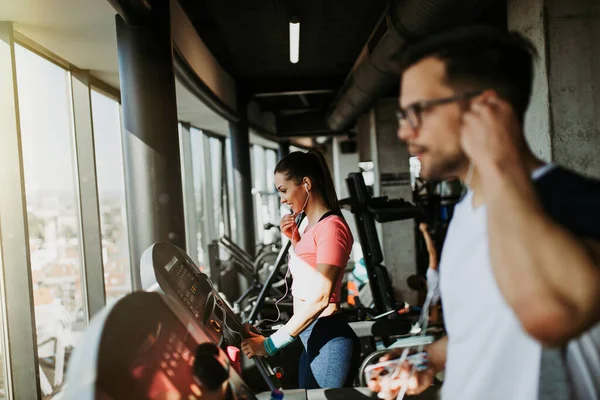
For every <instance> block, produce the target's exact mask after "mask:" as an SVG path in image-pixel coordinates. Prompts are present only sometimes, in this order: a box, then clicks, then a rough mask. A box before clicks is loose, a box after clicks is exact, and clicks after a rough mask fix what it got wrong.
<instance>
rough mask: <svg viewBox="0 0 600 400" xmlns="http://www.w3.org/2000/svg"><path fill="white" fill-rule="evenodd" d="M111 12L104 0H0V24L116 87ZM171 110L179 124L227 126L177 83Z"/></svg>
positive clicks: (219, 130) (220, 129) (220, 130)
mask: <svg viewBox="0 0 600 400" xmlns="http://www.w3.org/2000/svg"><path fill="white" fill-rule="evenodd" d="M115 14H116V13H115V10H114V9H113V8H112V6H111V5H110V4H109V3H108V2H107V1H106V0H0V21H12V22H14V28H15V30H16V31H17V32H19V33H21V34H23V35H24V36H26V37H28V38H29V39H31V40H33V41H34V42H36V43H37V44H39V45H41V46H42V47H44V48H46V49H48V50H50V51H51V52H52V53H54V54H56V55H57V56H59V57H61V58H63V59H64V60H66V61H68V62H69V63H71V64H73V65H75V66H76V67H78V68H80V69H85V70H89V71H90V74H91V75H93V76H95V77H97V78H98V79H100V80H102V81H103V82H105V83H107V84H109V85H110V86H112V87H114V88H117V89H118V88H119V71H118V54H117V37H116V29H115ZM177 108H178V114H179V118H180V120H182V121H186V122H189V123H190V124H192V125H194V126H197V127H199V128H203V129H208V130H211V131H213V132H216V133H219V134H223V135H227V133H228V124H227V122H226V121H225V120H224V119H223V118H222V117H220V116H219V115H217V114H216V113H214V112H213V111H212V110H210V109H209V108H208V107H206V106H205V105H204V104H203V103H202V102H201V101H200V100H198V99H197V98H196V97H194V96H192V95H191V94H190V92H189V91H188V90H187V89H185V88H184V87H183V86H182V85H180V84H178V85H177Z"/></svg>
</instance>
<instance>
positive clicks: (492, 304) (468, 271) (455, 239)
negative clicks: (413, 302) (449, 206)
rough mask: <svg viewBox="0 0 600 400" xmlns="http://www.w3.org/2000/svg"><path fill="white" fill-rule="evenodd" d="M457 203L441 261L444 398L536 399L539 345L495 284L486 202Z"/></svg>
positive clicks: (470, 196) (469, 195)
mask: <svg viewBox="0 0 600 400" xmlns="http://www.w3.org/2000/svg"><path fill="white" fill-rule="evenodd" d="M472 200H473V193H472V192H471V191H469V192H468V193H467V195H466V196H465V198H464V199H463V200H462V201H461V202H460V203H459V204H458V205H457V206H456V208H455V210H454V216H453V217H452V221H451V223H450V227H449V229H448V233H447V236H446V240H445V242H444V250H443V252H442V257H441V262H440V274H441V275H440V278H441V279H440V281H441V282H440V285H441V286H440V289H441V295H442V304H443V305H444V320H445V323H446V329H447V331H448V352H447V359H446V374H445V377H444V385H443V387H442V398H443V399H447V400H455V399H460V400H468V399H473V400H475V399H477V400H479V399H484V398H485V399H489V400H492V399H498V400H507V399H511V400H519V399H527V400H531V399H536V398H537V388H538V371H539V367H540V364H539V363H540V359H541V351H542V348H541V345H540V344H539V343H537V342H536V341H535V340H533V339H532V338H531V337H529V336H528V335H527V334H526V333H525V332H524V331H523V329H522V327H521V324H520V323H519V321H518V319H517V317H516V316H515V314H514V312H513V311H512V309H511V308H510V307H509V306H508V304H507V303H506V301H505V300H504V298H503V296H502V294H501V293H500V290H499V288H498V285H497V284H496V281H495V278H494V273H493V271H492V266H491V263H490V256H489V247H488V239H487V219H486V210H485V206H480V207H478V208H476V209H474V208H473V206H472Z"/></svg>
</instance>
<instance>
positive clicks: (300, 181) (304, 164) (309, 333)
mask: <svg viewBox="0 0 600 400" xmlns="http://www.w3.org/2000/svg"><path fill="white" fill-rule="evenodd" d="M275 185H276V186H277V191H278V192H279V194H280V197H281V203H282V204H286V205H287V206H289V207H290V208H291V211H292V214H288V215H285V216H284V217H283V218H282V219H281V232H283V234H285V235H286V236H287V237H288V238H290V240H291V241H292V249H290V262H289V268H290V270H291V273H292V277H293V283H292V296H293V298H294V315H293V316H292V318H291V319H290V320H289V321H288V322H287V323H286V324H285V325H284V326H283V327H282V328H280V329H279V330H278V331H277V332H275V333H274V334H273V335H271V336H270V337H268V338H265V337H264V336H261V335H255V334H253V337H252V338H250V339H247V340H244V341H243V342H242V350H243V351H244V353H245V354H246V356H248V357H254V356H266V355H273V354H275V353H276V352H277V351H279V350H281V349H282V348H284V347H285V346H287V345H289V344H290V343H292V342H293V341H295V340H296V339H297V338H298V337H300V340H301V341H302V344H303V345H304V352H303V353H302V357H301V358H300V369H299V371H300V372H299V384H300V387H301V388H304V389H315V388H340V387H344V386H351V384H352V380H353V378H354V374H355V372H356V370H357V368H358V362H359V353H360V346H359V343H358V338H357V336H356V335H355V334H354V331H353V330H352V328H350V326H349V325H348V323H347V322H346V320H345V318H344V316H343V315H342V314H341V313H340V301H341V298H340V291H341V286H342V278H343V276H344V270H345V268H346V264H347V263H348V259H349V258H350V250H351V249H352V244H353V241H354V240H353V238H352V233H351V232H350V229H349V228H348V225H347V224H346V221H345V220H344V217H343V216H342V214H341V211H340V205H339V202H338V199H337V195H336V193H335V188H334V185H333V179H332V178H331V173H330V172H329V168H328V167H327V162H326V161H325V157H324V156H323V154H321V153H320V152H318V151H316V150H310V151H309V152H307V153H302V152H293V153H290V154H289V155H287V156H286V157H284V158H283V159H282V160H281V161H279V163H278V164H277V166H276V167H275ZM300 213H305V215H306V217H307V219H308V225H307V226H306V229H305V230H304V233H303V234H302V235H301V234H300V232H298V226H297V224H296V217H297V216H298V214H300Z"/></svg>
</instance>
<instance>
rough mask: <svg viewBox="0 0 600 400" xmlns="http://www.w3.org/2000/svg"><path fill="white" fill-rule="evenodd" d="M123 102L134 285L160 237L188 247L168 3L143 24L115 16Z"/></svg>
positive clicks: (138, 285)
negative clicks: (144, 256) (142, 260)
mask: <svg viewBox="0 0 600 400" xmlns="http://www.w3.org/2000/svg"><path fill="white" fill-rule="evenodd" d="M116 25H117V43H118V51H119V74H120V82H121V99H122V105H123V128H124V132H123V152H124V158H125V192H126V197H127V215H128V223H129V242H130V247H131V261H132V265H133V266H134V268H133V276H132V280H133V285H134V290H136V289H140V288H141V279H140V268H139V265H140V257H141V255H142V253H143V252H144V250H145V249H146V248H147V247H148V246H150V245H151V244H153V243H154V242H156V241H159V240H164V241H169V242H171V243H173V244H175V245H177V246H180V247H181V248H185V222H184V221H185V218H184V213H183V194H182V193H183V190H182V182H181V168H180V166H181V164H180V159H179V138H178V129H177V103H176V95H175V76H174V72H173V53H172V51H173V50H172V44H171V31H170V13H169V2H154V4H153V9H152V12H151V13H150V15H149V16H147V17H146V18H145V19H144V20H143V21H142V22H140V24H138V25H136V26H130V25H128V24H127V23H126V22H125V21H124V20H123V19H122V18H121V17H120V16H118V15H117V17H116Z"/></svg>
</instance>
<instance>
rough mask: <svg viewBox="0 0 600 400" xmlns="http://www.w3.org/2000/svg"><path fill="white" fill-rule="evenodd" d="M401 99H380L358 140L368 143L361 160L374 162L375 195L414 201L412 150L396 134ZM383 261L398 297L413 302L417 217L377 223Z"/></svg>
mask: <svg viewBox="0 0 600 400" xmlns="http://www.w3.org/2000/svg"><path fill="white" fill-rule="evenodd" d="M397 109H398V100H397V99H396V98H393V99H383V100H380V101H379V102H378V103H377V104H376V105H375V106H374V107H373V108H372V109H371V111H370V112H369V114H368V115H365V116H363V117H361V118H360V119H359V121H358V124H357V131H358V136H357V139H358V142H359V143H369V151H368V152H365V153H364V154H363V153H362V152H361V154H360V158H361V161H368V160H367V158H369V159H370V161H373V163H374V172H375V179H374V193H375V196H388V197H389V198H391V199H394V198H404V199H405V200H407V201H412V189H411V186H410V165H409V153H408V149H407V147H406V145H405V144H404V143H403V142H401V141H400V140H399V139H398V136H397V135H396V132H397V129H398V122H397V120H396V110H397ZM377 225H378V228H379V229H378V231H379V241H380V243H381V248H382V250H383V255H384V262H383V263H384V265H385V266H386V268H387V269H388V271H389V272H390V275H391V277H392V285H393V286H394V289H395V292H396V298H397V300H401V299H403V300H405V301H408V302H409V303H414V302H415V301H416V300H417V299H416V293H415V292H413V291H412V290H411V289H410V288H408V285H407V284H406V278H408V277H409V276H410V275H413V274H415V273H416V261H415V237H414V220H412V219H410V220H404V221H394V222H387V223H385V224H377Z"/></svg>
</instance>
